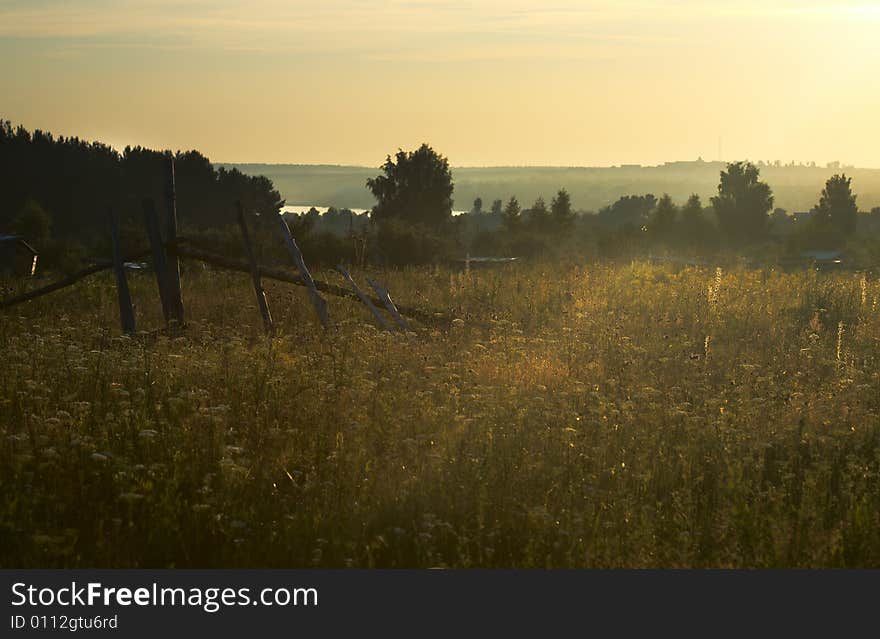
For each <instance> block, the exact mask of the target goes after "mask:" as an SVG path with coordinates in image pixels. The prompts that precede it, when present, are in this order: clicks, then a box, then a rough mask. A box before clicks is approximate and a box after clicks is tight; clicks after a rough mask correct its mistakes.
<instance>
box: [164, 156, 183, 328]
mask: <svg viewBox="0 0 880 639" xmlns="http://www.w3.org/2000/svg"><path fill="white" fill-rule="evenodd" d="M165 201H166V205H167V215H166V217H165V241H166V242H167V245H168V246H169V247H170V248H169V250H168V257H167V266H166V271H165V273H166V279H167V285H166V290H167V293H168V306H169V309H168V310H169V313H170V318H171V319H173V320H175V321H176V322H178V323H180V324H183V299H182V298H181V295H180V261H179V260H178V259H177V252H176V249H177V192H176V189H175V180H174V158H173V157H172V158H169V159H168V165H167V173H166V175H165Z"/></svg>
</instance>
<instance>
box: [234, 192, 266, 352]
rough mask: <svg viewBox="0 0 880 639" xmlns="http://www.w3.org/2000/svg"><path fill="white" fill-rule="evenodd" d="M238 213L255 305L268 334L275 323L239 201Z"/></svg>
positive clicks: (237, 203) (237, 205)
mask: <svg viewBox="0 0 880 639" xmlns="http://www.w3.org/2000/svg"><path fill="white" fill-rule="evenodd" d="M235 206H236V209H237V211H236V212H237V215H238V227H239V228H240V229H241V237H242V240H243V241H244V250H245V254H246V255H247V259H248V266H249V267H250V268H249V270H250V273H251V281H252V282H253V285H254V293H255V294H256V296H257V306H259V307H260V315H261V316H262V317H263V326H264V327H265V328H266V333H268V334H269V335H274V334H275V325H274V324H273V323H272V315H271V314H270V313H269V302H268V301H266V291H265V290H263V282H262V279H261V277H260V268H259V267H258V266H257V259H256V257H254V247H253V246H252V245H251V237H250V234H249V233H248V228H247V222H245V219H244V209H243V208H242V206H241V202H236V203H235Z"/></svg>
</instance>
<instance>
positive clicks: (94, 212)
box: [0, 120, 284, 268]
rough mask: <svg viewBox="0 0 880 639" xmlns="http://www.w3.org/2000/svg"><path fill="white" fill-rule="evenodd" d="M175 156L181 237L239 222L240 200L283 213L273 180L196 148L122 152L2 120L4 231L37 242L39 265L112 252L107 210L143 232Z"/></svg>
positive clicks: (0, 223)
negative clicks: (145, 215)
mask: <svg viewBox="0 0 880 639" xmlns="http://www.w3.org/2000/svg"><path fill="white" fill-rule="evenodd" d="M172 157H173V158H174V161H175V172H176V187H177V188H176V193H177V206H178V211H179V223H180V225H181V230H182V232H199V231H202V230H205V229H211V228H214V229H216V228H218V227H222V226H226V225H229V224H231V223H233V222H234V219H235V218H234V215H235V211H234V208H233V207H234V202H236V201H241V202H242V204H243V206H244V207H245V208H246V210H248V211H249V212H252V213H253V214H257V213H261V214H269V213H277V212H278V210H279V208H280V207H281V206H282V205H283V204H284V202H283V200H282V199H281V196H280V195H279V193H278V192H277V191H276V190H275V188H274V186H273V184H272V182H271V181H270V180H269V179H268V178H265V177H261V176H249V175H245V174H244V173H242V172H240V171H239V170H237V169H231V170H227V169H225V168H222V167H221V168H220V169H215V168H214V167H213V165H212V164H211V163H210V162H209V161H208V159H207V158H206V157H205V156H204V155H202V154H201V153H199V152H198V151H186V152H180V151H178V152H177V153H172V152H171V151H156V150H152V149H148V148H144V147H141V146H135V147H131V146H127V147H126V148H125V149H124V150H123V151H122V152H118V151H116V150H114V149H113V148H111V147H110V146H107V145H106V144H102V143H100V142H87V141H85V140H81V139H79V138H77V137H64V136H58V137H55V136H53V135H52V134H51V133H45V132H43V131H39V130H37V131H34V132H32V133H31V132H30V131H28V130H27V129H25V128H24V127H22V126H18V127H13V125H12V123H11V122H9V121H3V120H0V179H2V186H0V232H5V233H17V234H21V235H24V236H26V237H27V238H28V239H29V240H31V241H33V242H34V243H35V244H37V245H38V248H39V249H40V252H41V262H44V261H46V260H49V261H50V262H55V263H56V265H58V266H60V267H66V268H70V267H73V266H74V265H75V262H76V261H78V260H79V259H80V258H81V257H84V256H86V255H87V254H89V253H97V252H100V253H101V254H108V250H107V247H106V242H107V239H106V238H107V229H108V214H109V209H110V208H111V207H112V208H114V209H115V210H116V211H117V213H118V214H119V215H120V217H121V218H122V220H123V222H124V223H125V225H126V227H127V228H129V229H130V231H131V233H130V234H133V233H134V230H135V228H138V229H142V228H143V223H142V217H141V216H142V210H143V200H144V199H146V198H152V199H153V200H154V201H155V202H156V205H157V207H161V206H163V205H164V201H165V175H166V166H167V161H168V159H169V158H172ZM140 233H141V235H142V231H141V232H140Z"/></svg>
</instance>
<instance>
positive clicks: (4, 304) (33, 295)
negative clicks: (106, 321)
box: [0, 250, 150, 308]
mask: <svg viewBox="0 0 880 639" xmlns="http://www.w3.org/2000/svg"><path fill="white" fill-rule="evenodd" d="M149 254H150V251H149V250H145V251H139V252H137V253H134V254H132V255H129V256H127V257H125V258H124V259H123V261H125V262H133V261H135V260H139V259H142V258H144V257H147V256H148V255H149ZM110 268H113V262H102V263H101V264H93V265H92V266H88V267H86V268H84V269H80V270H79V271H75V272H74V273H71V274H70V275H68V276H67V277H64V278H62V279H60V280H58V281H57V282H52V283H51V284H47V285H46V286H43V287H41V288H38V289H34V290H33V291H28V292H27V293H22V294H20V295H16V296H14V297H10V298H8V299H5V300H2V301H0V308H10V307H12V306H16V305H18V304H23V303H24V302H29V301H30V300H34V299H37V298H38V297H42V296H43V295H48V294H49V293H54V292H55V291H60V290H61V289H64V288H67V287H68V286H73V285H74V284H76V283H77V282H79V281H80V280H81V279H84V278H86V277H88V276H89V275H94V274H95V273H100V272H101V271H106V270H107V269H110Z"/></svg>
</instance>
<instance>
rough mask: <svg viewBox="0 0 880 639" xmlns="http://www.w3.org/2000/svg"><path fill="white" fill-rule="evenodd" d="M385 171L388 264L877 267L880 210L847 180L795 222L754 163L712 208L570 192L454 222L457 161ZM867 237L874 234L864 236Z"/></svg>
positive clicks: (399, 159)
mask: <svg viewBox="0 0 880 639" xmlns="http://www.w3.org/2000/svg"><path fill="white" fill-rule="evenodd" d="M381 170H382V172H383V174H382V175H379V176H378V177H376V178H373V179H370V180H368V181H367V187H368V188H369V189H370V190H371V191H372V193H373V195H374V196H375V197H376V200H377V202H378V203H377V205H376V207H375V208H374V209H373V221H374V222H375V223H376V224H377V225H378V237H379V242H378V249H379V250H380V251H384V253H385V254H386V256H387V257H388V259H390V260H391V261H395V258H398V257H401V256H408V257H409V258H411V259H412V260H418V259H421V261H430V260H432V259H436V257H437V256H438V255H439V254H442V252H443V251H444V249H445V250H446V251H447V252H450V253H456V252H457V253H458V254H461V252H462V251H465V250H466V251H469V252H470V253H471V254H486V255H501V254H506V255H509V256H530V255H536V254H542V253H543V254H553V253H560V252H569V253H577V252H581V253H585V252H591V253H594V254H596V255H600V256H601V255H604V256H618V255H633V254H638V253H640V252H641V253H644V252H658V251H660V252H667V253H668V252H675V253H681V254H687V255H695V254H702V255H705V254H709V253H717V252H719V251H727V252H733V253H745V254H749V253H755V252H762V253H764V254H765V255H772V256H780V255H785V254H789V255H792V254H798V253H800V252H803V251H805V250H807V249H819V248H821V249H841V248H843V247H848V248H850V249H852V250H853V251H861V252H863V253H864V252H865V251H867V252H868V253H871V258H872V259H873V260H874V261H877V259H878V258H880V254H878V252H877V246H876V244H877V243H876V242H873V241H871V238H876V236H877V235H880V208H875V209H873V210H872V211H871V212H870V213H860V212H859V209H858V206H857V198H856V195H855V194H854V192H853V189H852V179H851V178H850V177H847V176H846V175H845V174H836V175H833V176H831V177H830V178H829V179H828V180H827V182H826V183H825V186H824V188H823V189H822V191H821V193H819V194H818V200H817V203H816V205H815V206H814V207H813V209H812V210H811V211H810V212H809V213H807V214H806V215H798V216H793V215H790V214H789V213H788V212H786V211H784V210H782V209H779V208H775V209H774V196H773V192H772V189H771V188H770V186H769V185H768V184H767V183H766V182H764V181H762V180H761V178H760V169H759V168H758V167H757V166H755V165H754V164H752V163H750V162H732V163H730V164H728V165H727V166H726V168H725V169H724V170H722V171H721V172H720V176H719V183H718V192H717V195H715V196H714V197H712V198H711V199H710V201H709V202H708V203H707V204H704V203H703V202H702V201H701V199H700V196H699V195H696V194H693V195H691V196H690V198H688V199H687V201H686V202H683V203H676V202H674V201H673V200H672V198H671V197H670V196H669V195H667V194H664V195H662V196H661V197H659V198H657V197H655V196H654V195H653V194H650V193H649V194H643V195H624V196H622V197H620V198H619V199H618V200H617V201H615V202H613V203H612V204H609V205H607V206H605V207H603V208H601V209H600V210H599V211H597V212H589V211H578V212H576V211H575V210H574V208H573V205H572V201H571V196H570V195H569V193H568V192H567V191H566V190H565V189H564V188H562V189H559V191H558V192H557V193H556V194H555V195H554V196H553V197H552V199H551V201H550V204H549V205H548V204H547V203H546V201H545V200H544V198H543V197H538V198H537V199H536V200H535V201H534V202H533V203H532V204H531V205H530V206H527V207H524V206H522V205H521V204H520V202H519V201H518V200H517V198H516V196H515V195H513V196H510V198H509V199H508V200H507V201H506V202H505V201H503V200H500V199H496V200H494V201H493V202H492V203H491V205H490V206H489V208H488V210H486V208H485V207H484V203H483V201H482V199H481V198H479V197H478V198H476V199H475V200H474V203H473V206H472V207H471V210H470V211H469V212H468V213H466V214H464V215H459V216H453V215H452V201H453V200H452V194H453V184H452V177H451V172H450V170H449V163H448V160H447V159H446V158H445V157H443V156H442V155H440V154H438V153H436V152H435V151H434V150H433V149H432V148H431V147H430V146H429V145H427V144H424V145H422V146H421V147H420V148H419V149H417V150H416V151H413V152H410V153H407V152H404V151H399V152H398V153H397V154H396V155H395V157H394V158H392V157H391V156H389V157H388V158H387V160H386V162H385V164H384V165H383V166H382V167H381ZM859 230H862V231H864V233H859V234H858V238H857V237H856V236H857V231H859Z"/></svg>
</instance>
